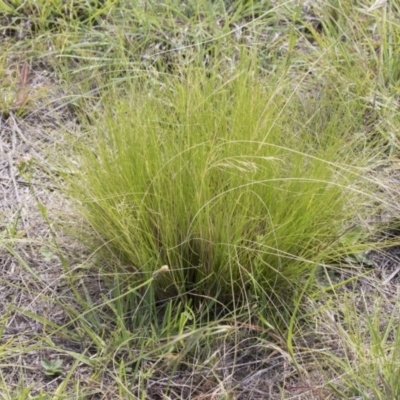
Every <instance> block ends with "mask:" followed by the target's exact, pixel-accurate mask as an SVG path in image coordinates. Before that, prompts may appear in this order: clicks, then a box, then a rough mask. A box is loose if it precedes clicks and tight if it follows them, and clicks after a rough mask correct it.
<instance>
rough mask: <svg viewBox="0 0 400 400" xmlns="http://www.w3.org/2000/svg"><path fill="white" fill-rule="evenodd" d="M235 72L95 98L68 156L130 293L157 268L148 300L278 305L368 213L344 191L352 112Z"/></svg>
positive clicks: (354, 165)
mask: <svg viewBox="0 0 400 400" xmlns="http://www.w3.org/2000/svg"><path fill="white" fill-rule="evenodd" d="M245 67H246V68H244V66H242V67H240V68H238V69H237V70H236V71H235V73H234V74H231V75H227V76H222V75H220V74H219V73H216V72H214V71H212V72H211V74H210V75H208V76H207V75H206V74H205V73H203V72H193V73H192V72H190V73H189V74H188V75H187V77H185V78H175V77H168V79H166V80H165V82H164V83H163V85H159V86H152V87H149V86H147V85H145V84H143V83H141V82H132V83H130V85H131V86H129V95H126V96H122V97H121V96H120V92H118V91H115V92H112V91H111V92H109V91H108V92H106V93H105V95H104V97H103V104H104V109H103V108H102V110H101V112H100V113H98V115H96V118H95V121H96V122H95V123H94V125H93V126H88V137H87V138H85V142H86V143H85V145H84V146H83V147H82V146H78V148H79V150H78V151H79V158H78V161H77V162H78V164H79V168H78V170H77V171H75V174H74V175H73V180H72V181H70V182H69V183H70V184H71V190H72V193H73V195H74V196H75V197H76V198H77V199H79V201H81V202H82V212H83V215H84V217H85V218H86V219H87V220H88V221H89V222H90V224H91V226H92V227H93V228H94V229H95V230H96V231H97V232H98V234H99V235H100V236H101V237H102V238H103V240H105V241H106V242H107V246H108V248H109V249H111V250H112V251H113V252H114V254H117V255H118V257H120V259H121V260H122V262H121V265H126V264H128V265H131V268H133V269H134V270H135V271H137V273H136V274H132V276H131V278H132V279H133V280H136V279H145V280H146V279H149V278H150V277H151V276H152V275H153V274H154V273H155V272H156V271H157V270H158V269H159V268H160V267H161V266H163V265H167V266H168V267H169V270H168V272H166V273H164V274H162V275H160V276H159V277H158V279H157V280H156V284H155V286H156V289H155V298H164V297H169V296H172V295H177V294H178V295H183V294H188V293H189V294H192V295H200V296H204V295H205V296H210V297H213V298H214V297H220V296H221V298H230V299H232V297H234V298H235V297H237V298H243V296H246V293H253V294H256V293H258V292H260V291H261V292H263V291H266V292H267V293H269V294H271V293H277V294H279V293H283V291H284V290H286V289H287V288H291V287H292V285H293V284H294V283H295V282H299V281H300V282H301V280H302V279H303V278H302V276H303V273H304V272H306V271H307V272H308V273H309V272H310V271H311V270H312V269H313V267H314V266H315V265H318V263H321V262H323V261H324V260H325V261H326V260H330V259H332V258H338V257H340V256H343V255H344V254H346V252H348V251H349V250H350V249H348V248H346V244H348V243H351V242H349V241H348V240H346V236H347V235H351V234H352V228H351V226H352V224H355V226H357V224H360V223H361V221H360V220H359V218H360V216H361V214H362V212H360V209H361V208H362V207H363V206H365V204H366V202H368V201H370V200H371V198H370V196H371V193H370V192H368V190H365V191H363V190H364V189H361V190H360V189H359V188H357V185H356V184H355V181H356V180H359V179H360V176H362V173H363V168H364V167H366V163H367V161H368V157H367V155H368V149H366V148H363V149H362V151H359V152H358V153H359V154H355V153H356V152H357V146H355V145H354V140H353V139H354V137H353V132H357V131H358V130H359V129H360V128H361V125H362V122H363V110H362V109H360V108H358V106H359V105H358V103H357V102H354V103H351V102H348V103H344V102H343V99H342V98H341V97H339V96H338V95H337V92H336V91H335V90H325V91H324V92H323V93H322V94H321V97H320V98H318V99H314V98H313V97H312V96H309V98H308V99H307V101H306V102H305V101H304V99H302V98H301V96H300V95H299V94H298V93H297V91H300V90H301V89H300V88H298V87H297V88H296V89H295V88H293V86H292V85H291V84H290V82H288V80H287V77H285V75H283V76H282V77H280V78H279V80H278V79H276V78H272V79H268V80H267V79H266V80H260V79H259V78H258V77H256V76H255V75H254V71H255V69H254V67H253V66H252V65H246V66H245ZM278 83H279V84H278ZM353 104H354V107H353ZM328 106H329V107H328ZM77 174H78V176H77ZM351 245H352V243H351ZM351 245H350V246H351Z"/></svg>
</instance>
